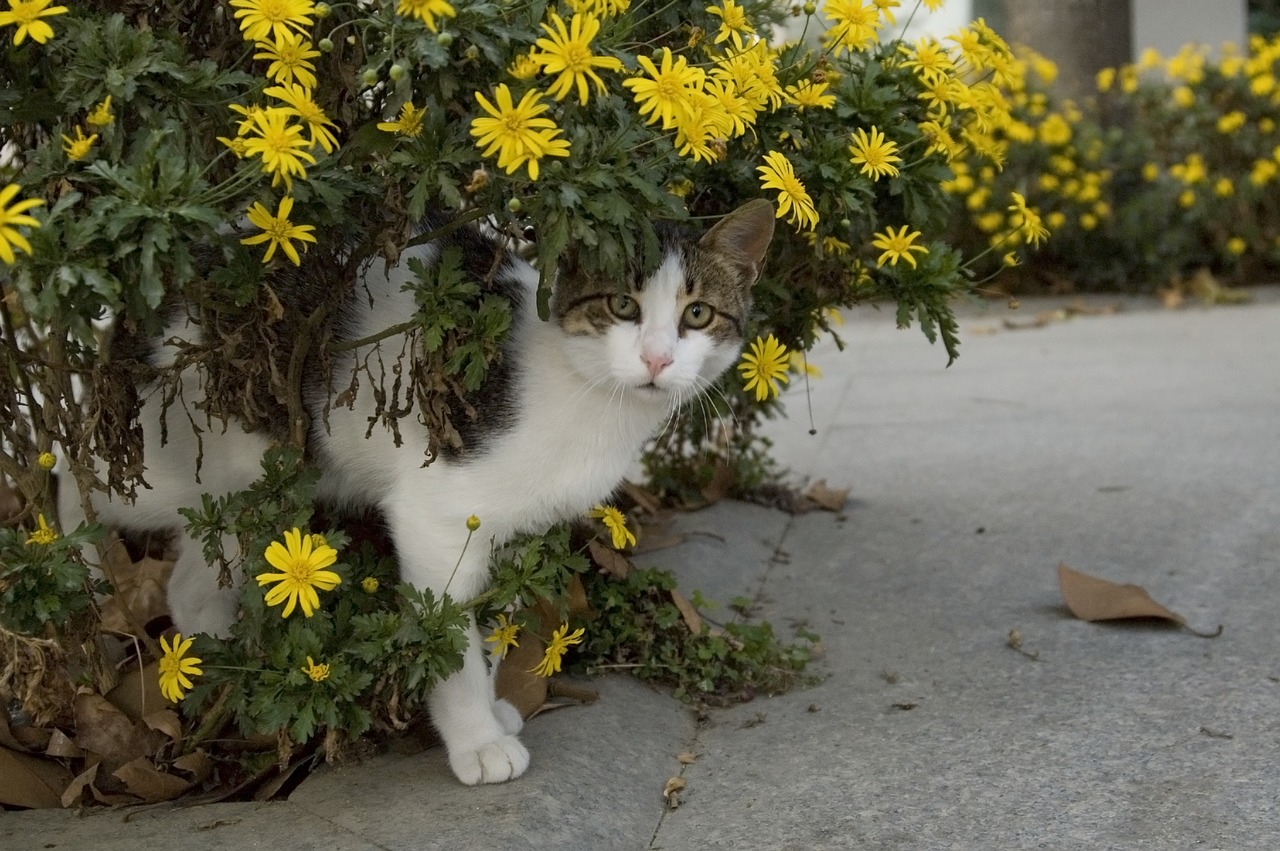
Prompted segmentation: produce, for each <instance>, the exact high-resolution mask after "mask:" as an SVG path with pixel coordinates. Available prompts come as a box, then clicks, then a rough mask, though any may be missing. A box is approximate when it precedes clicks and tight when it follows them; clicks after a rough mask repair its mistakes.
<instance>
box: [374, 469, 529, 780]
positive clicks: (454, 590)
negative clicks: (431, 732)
mask: <svg viewBox="0 0 1280 851" xmlns="http://www.w3.org/2000/svg"><path fill="white" fill-rule="evenodd" d="M383 508H384V512H385V515H386V517H387V520H388V523H389V525H390V531H391V535H392V538H393V539H394V540H395V545H396V551H397V554H398V556H399V561H400V573H401V578H403V579H404V580H405V581H406V582H408V583H409V584H410V585H413V586H415V587H418V588H429V589H431V591H432V592H434V593H435V594H436V595H437V596H440V595H442V594H444V593H448V594H449V595H450V596H451V597H452V598H453V599H455V600H467V599H470V598H471V597H473V596H475V595H476V594H478V593H479V592H480V591H481V590H483V588H484V586H485V583H486V582H487V580H488V575H489V548H488V547H487V546H486V545H485V542H484V541H482V540H479V539H478V536H475V538H474V539H473V540H471V541H470V542H469V543H468V540H467V538H468V533H467V526H466V517H465V516H461V517H454V516H449V514H446V512H445V511H443V510H441V508H440V506H438V505H434V504H431V503H430V501H429V500H428V499H426V498H424V496H423V494H422V491H416V492H412V491H410V490H409V489H408V488H406V490H405V492H402V496H401V498H400V499H392V500H391V501H390V503H389V504H384V506H383ZM485 656H486V650H485V649H484V643H483V641H482V640H481V637H480V632H479V630H478V629H477V628H476V625H475V622H474V620H468V623H467V649H466V651H465V652H464V653H463V657H462V667H461V668H460V669H459V670H458V671H455V672H454V673H453V674H451V675H450V676H449V677H447V678H446V679H445V680H443V681H442V682H440V683H438V684H437V685H436V687H435V688H434V689H433V690H432V692H431V695H430V697H429V698H428V699H427V706H428V708H429V709H430V710H431V719H432V722H433V723H434V724H435V726H436V729H437V730H438V731H439V733H440V738H442V739H443V740H444V745H445V749H446V750H447V751H448V752H449V767H450V768H452V769H453V773H454V774H455V775H457V777H458V779H459V780H461V781H462V782H463V783H466V784H467V785H475V784H477V783H501V782H502V781H504V780H512V779H514V778H516V777H519V776H520V775H521V774H523V773H524V770H525V769H526V768H528V767H529V752H528V751H527V750H526V749H525V747H524V745H522V744H521V743H520V740H519V739H517V738H516V736H515V734H516V733H517V732H519V730H520V726H521V724H522V720H521V718H520V715H519V713H518V712H517V711H516V709H515V707H513V706H511V705H510V704H509V703H507V702H506V701H498V700H496V697H495V695H494V679H493V677H492V676H491V675H490V665H489V664H487V660H486V658H485Z"/></svg>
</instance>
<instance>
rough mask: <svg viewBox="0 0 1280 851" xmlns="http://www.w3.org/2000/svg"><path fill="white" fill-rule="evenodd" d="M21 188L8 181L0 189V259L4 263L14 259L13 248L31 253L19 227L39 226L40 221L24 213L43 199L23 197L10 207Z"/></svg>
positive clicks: (39, 203) (38, 204)
mask: <svg viewBox="0 0 1280 851" xmlns="http://www.w3.org/2000/svg"><path fill="white" fill-rule="evenodd" d="M21 190H22V187H21V186H19V185H18V184H16V183H10V184H9V185H8V186H6V187H5V188H4V189H0V260H3V261H4V262H5V263H13V261H14V260H15V259H16V258H15V256H14V253H13V249H14V248H20V249H22V250H23V251H25V252H26V253H28V254H30V253H31V243H29V242H27V238H26V237H24V236H23V235H22V234H20V233H18V231H17V228H19V227H23V226H26V227H30V228H38V227H40V222H39V220H37V219H34V218H32V217H31V216H28V215H25V214H26V212H27V210H30V209H31V208H32V207H39V206H40V205H41V204H43V203H44V201H43V200H42V199H40V198H24V199H22V200H21V201H19V202H18V203H16V204H14V205H13V206H12V207H11V206H9V202H10V201H12V200H13V198H14V196H15V195H17V194H18V192H20V191H21Z"/></svg>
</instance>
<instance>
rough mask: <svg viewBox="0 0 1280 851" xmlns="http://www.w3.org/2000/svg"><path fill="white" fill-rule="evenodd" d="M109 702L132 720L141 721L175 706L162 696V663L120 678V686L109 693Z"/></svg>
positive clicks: (136, 669)
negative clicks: (154, 713)
mask: <svg viewBox="0 0 1280 851" xmlns="http://www.w3.org/2000/svg"><path fill="white" fill-rule="evenodd" d="M107 700H108V701H109V702H110V703H111V705H112V706H114V707H116V708H117V709H119V710H120V711H122V712H123V713H124V714H126V715H128V716H129V717H130V718H132V719H135V720H137V719H141V718H143V717H144V716H147V715H150V714H151V713H153V712H159V711H161V710H163V709H166V708H168V707H170V706H172V705H173V704H171V703H169V701H167V700H165V699H164V696H163V695H161V694H160V663H159V662H152V663H151V664H150V665H147V666H146V667H145V668H134V669H133V670H132V671H130V672H129V673H127V674H125V675H124V676H123V677H121V678H120V684H119V685H118V686H116V687H115V688H113V689H112V690H111V691H109V692H107Z"/></svg>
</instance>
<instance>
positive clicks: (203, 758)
mask: <svg viewBox="0 0 1280 851" xmlns="http://www.w3.org/2000/svg"><path fill="white" fill-rule="evenodd" d="M172 765H173V767H174V768H176V769H178V770H179V771H185V772H186V773H187V774H190V775H191V780H192V782H193V783H200V782H201V781H203V780H204V779H205V778H206V777H208V776H209V772H211V771H213V760H211V759H209V755H208V754H207V753H205V752H204V749H203V748H197V749H196V750H193V751H192V752H191V753H189V754H186V755H185V756H180V757H178V758H177V759H175V760H174V761H173V763H172Z"/></svg>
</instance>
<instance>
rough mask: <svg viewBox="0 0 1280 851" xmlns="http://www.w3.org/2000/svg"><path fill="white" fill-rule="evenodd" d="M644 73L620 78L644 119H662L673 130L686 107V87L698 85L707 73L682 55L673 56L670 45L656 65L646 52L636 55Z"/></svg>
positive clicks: (664, 127)
mask: <svg viewBox="0 0 1280 851" xmlns="http://www.w3.org/2000/svg"><path fill="white" fill-rule="evenodd" d="M636 61H637V62H639V63H640V67H641V68H642V69H643V70H644V72H645V75H647V76H645V75H640V76H636V77H632V78H630V79H628V80H623V81H622V85H623V87H624V88H628V89H630V90H631V96H632V97H633V98H635V101H636V103H637V104H638V105H639V107H640V115H641V117H644V116H648V118H647V120H646V123H648V124H652V123H654V122H655V121H661V122H662V129H663V130H674V129H675V128H676V127H677V126H678V125H679V124H680V121H681V119H683V118H684V114H685V112H686V111H687V110H688V106H687V101H688V98H689V94H688V93H689V91H690V90H696V89H700V88H701V87H702V81H703V79H704V78H705V77H706V74H705V73H704V72H703V70H702V69H701V68H697V67H694V66H690V65H689V64H688V62H687V61H685V58H684V57H683V56H673V55H672V53H671V49H670V48H668V47H664V48H662V55H661V59H659V63H658V64H657V65H655V64H654V63H653V60H652V59H650V58H649V57H648V56H639V57H636Z"/></svg>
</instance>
